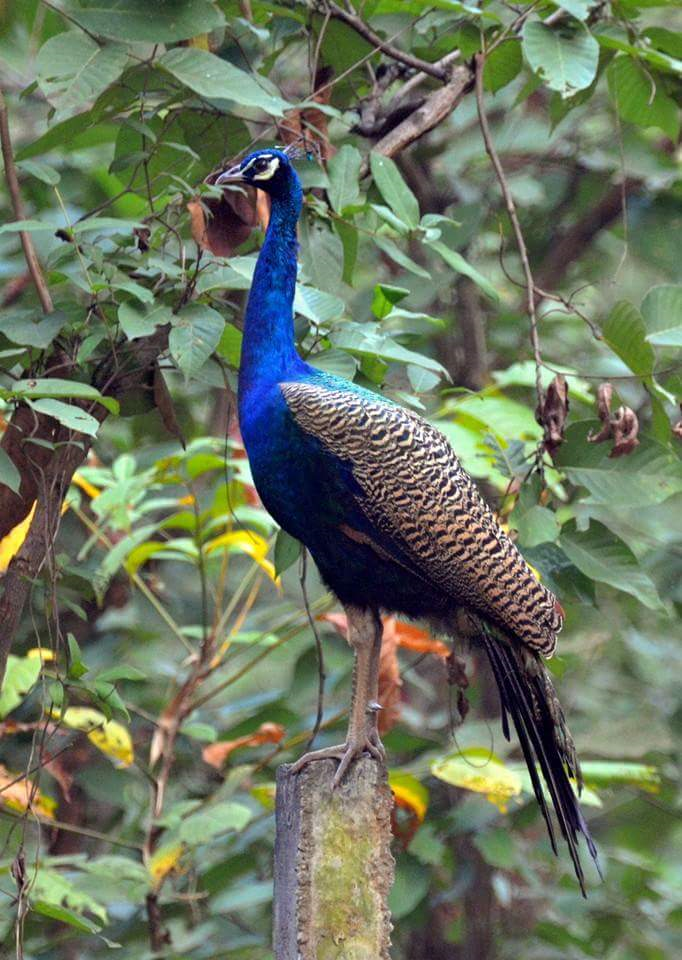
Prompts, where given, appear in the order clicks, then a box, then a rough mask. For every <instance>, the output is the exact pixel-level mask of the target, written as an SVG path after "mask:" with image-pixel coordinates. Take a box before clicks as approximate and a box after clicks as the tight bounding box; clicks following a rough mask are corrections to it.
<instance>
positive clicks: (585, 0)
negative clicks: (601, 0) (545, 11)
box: [551, 0, 598, 20]
mask: <svg viewBox="0 0 682 960" xmlns="http://www.w3.org/2000/svg"><path fill="white" fill-rule="evenodd" d="M597 2H598V0H551V3H552V5H553V6H555V7H558V8H559V9H560V10H565V11H566V12H567V13H570V14H571V16H572V17H575V18H576V20H587V15H588V13H589V12H590V10H591V9H592V7H594V6H596V4H597Z"/></svg>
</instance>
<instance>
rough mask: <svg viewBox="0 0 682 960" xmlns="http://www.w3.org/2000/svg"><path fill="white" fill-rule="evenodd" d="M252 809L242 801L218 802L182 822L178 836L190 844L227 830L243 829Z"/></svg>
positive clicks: (208, 838) (195, 843)
mask: <svg viewBox="0 0 682 960" xmlns="http://www.w3.org/2000/svg"><path fill="white" fill-rule="evenodd" d="M250 820H251V811H250V810H249V808H248V807H245V806H244V805H243V804H241V803H217V804H214V805H213V806H211V807H208V808H207V809H205V810H201V811H199V813H195V814H193V815H191V816H189V817H187V818H186V819H184V820H183V821H182V822H181V823H180V827H179V830H178V838H179V839H180V840H182V841H183V842H184V843H186V844H188V845H189V846H197V845H198V844H201V843H207V842H208V841H209V840H212V839H213V838H214V837H217V836H219V835H220V834H221V833H225V832H226V831H227V830H236V831H240V830H243V829H244V827H245V826H246V825H247V823H248V822H249V821H250Z"/></svg>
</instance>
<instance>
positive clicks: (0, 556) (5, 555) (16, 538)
mask: <svg viewBox="0 0 682 960" xmlns="http://www.w3.org/2000/svg"><path fill="white" fill-rule="evenodd" d="M36 504H37V501H36V500H34V501H33V506H32V507H31V510H30V511H29V513H28V514H27V516H25V517H24V519H23V520H22V521H21V523H18V524H17V525H16V527H12V529H11V530H10V532H9V533H8V534H7V536H5V537H3V538H2V540H0V573H5V571H6V570H7V568H8V567H9V565H10V561H11V560H12V558H13V557H14V556H16V554H17V553H19V551H20V550H21V547H22V544H23V542H24V540H25V539H26V537H27V535H28V531H29V528H30V526H31V523H32V522H33V515H34V514H35V512H36Z"/></svg>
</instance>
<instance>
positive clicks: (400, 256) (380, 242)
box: [374, 235, 431, 280]
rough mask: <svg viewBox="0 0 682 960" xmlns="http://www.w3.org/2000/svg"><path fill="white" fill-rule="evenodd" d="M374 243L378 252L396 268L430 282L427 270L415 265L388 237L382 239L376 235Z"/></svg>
mask: <svg viewBox="0 0 682 960" xmlns="http://www.w3.org/2000/svg"><path fill="white" fill-rule="evenodd" d="M374 243H375V244H376V245H377V247H379V249H380V250H383V252H384V253H385V254H386V256H388V257H390V258H391V260H393V261H394V262H395V263H397V264H398V266H400V267H403V268H404V269H405V270H409V272H410V273H413V274H414V275H415V276H416V277H423V278H424V280H430V279H431V274H430V273H429V271H428V270H425V269H424V267H422V266H420V264H418V263H415V261H414V260H412V258H411V257H408V256H407V254H406V253H405V251H404V250H401V249H400V247H398V246H397V245H396V244H395V243H394V242H393V241H392V240H389V239H388V237H382V236H380V235H377V236H375V237H374Z"/></svg>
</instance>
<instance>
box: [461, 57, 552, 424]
mask: <svg viewBox="0 0 682 960" xmlns="http://www.w3.org/2000/svg"><path fill="white" fill-rule="evenodd" d="M474 62H475V65H476V108H477V110H478V122H479V124H480V126H481V134H482V136H483V142H484V144H485V150H486V153H487V154H488V156H489V157H490V162H491V163H492V165H493V169H494V170H495V174H496V176H497V180H498V182H499V184H500V190H501V191H502V196H503V197H504V202H505V206H506V208H507V213H508V214H509V219H510V221H511V225H512V229H513V231H514V237H515V239H516V246H517V248H518V251H519V257H520V259H521V264H522V266H523V274H524V277H525V280H526V303H527V309H528V318H529V320H530V340H531V344H532V347H533V357H534V360H535V389H536V391H537V395H538V407H540V405H541V404H542V354H541V352H540V339H539V337H538V320H537V314H536V312H535V281H534V280H533V272H532V270H531V267H530V261H529V260H528V250H527V248H526V241H525V239H524V236H523V231H522V230H521V224H520V223H519V218H518V215H517V213H516V205H515V203H514V198H513V197H512V193H511V190H510V189H509V183H508V182H507V178H506V176H505V173H504V168H503V166H502V163H501V162H500V157H499V155H498V153H497V150H496V149H495V144H494V143H493V139H492V135H491V133H490V125H489V123H488V118H487V116H486V112H485V104H484V102H483V69H484V67H485V54H484V53H477V54H476V56H475V57H474Z"/></svg>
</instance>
